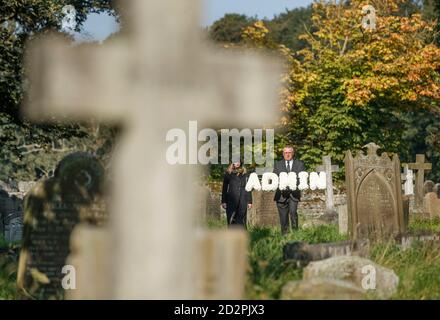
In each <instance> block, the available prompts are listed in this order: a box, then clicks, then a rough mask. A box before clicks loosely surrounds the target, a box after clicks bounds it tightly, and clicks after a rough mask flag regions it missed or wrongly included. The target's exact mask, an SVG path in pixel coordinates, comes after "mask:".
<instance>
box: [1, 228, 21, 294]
mask: <svg viewBox="0 0 440 320" xmlns="http://www.w3.org/2000/svg"><path fill="white" fill-rule="evenodd" d="M14 251H15V252H17V246H16V244H8V243H7V242H6V241H5V240H4V239H3V237H1V236H0V300H12V299H19V298H20V297H19V295H18V291H17V286H16V279H17V258H18V256H17V255H16V254H14V253H13V252H14Z"/></svg>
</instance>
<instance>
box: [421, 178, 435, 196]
mask: <svg viewBox="0 0 440 320" xmlns="http://www.w3.org/2000/svg"><path fill="white" fill-rule="evenodd" d="M434 186H435V184H434V182H433V181H431V180H426V181H425V183H424V184H423V195H426V194H427V193H430V192H434Z"/></svg>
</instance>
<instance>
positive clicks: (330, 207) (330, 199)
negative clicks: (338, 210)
mask: <svg viewBox="0 0 440 320" xmlns="http://www.w3.org/2000/svg"><path fill="white" fill-rule="evenodd" d="M316 171H318V172H322V171H323V172H325V174H326V190H325V204H326V210H327V212H334V211H335V206H334V203H335V201H334V195H333V177H332V175H333V172H338V171H339V166H337V165H332V158H331V156H324V157H322V165H320V166H317V167H316Z"/></svg>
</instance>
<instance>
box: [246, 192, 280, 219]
mask: <svg viewBox="0 0 440 320" xmlns="http://www.w3.org/2000/svg"><path fill="white" fill-rule="evenodd" d="M274 195H275V193H274V192H266V191H255V190H254V191H252V202H253V206H252V209H250V210H248V222H249V225H250V226H252V227H277V226H278V225H279V224H280V220H279V219H280V218H279V216H278V209H277V207H276V203H275V201H273V199H274Z"/></svg>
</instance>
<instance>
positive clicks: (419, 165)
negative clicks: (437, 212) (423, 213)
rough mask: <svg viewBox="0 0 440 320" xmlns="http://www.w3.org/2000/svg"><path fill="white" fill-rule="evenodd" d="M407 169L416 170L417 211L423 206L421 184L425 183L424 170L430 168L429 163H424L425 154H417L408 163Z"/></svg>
mask: <svg viewBox="0 0 440 320" xmlns="http://www.w3.org/2000/svg"><path fill="white" fill-rule="evenodd" d="M408 169H412V170H417V173H416V187H415V192H416V194H415V207H416V210H417V211H419V210H421V209H422V208H423V196H424V194H423V184H424V183H425V171H430V170H432V164H431V163H425V155H424V154H417V155H416V162H415V163H408Z"/></svg>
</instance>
